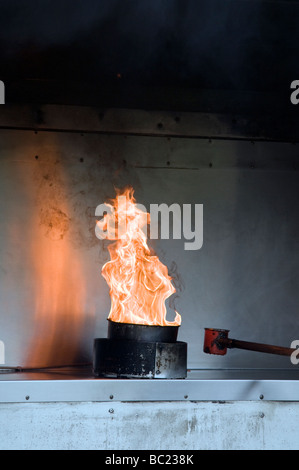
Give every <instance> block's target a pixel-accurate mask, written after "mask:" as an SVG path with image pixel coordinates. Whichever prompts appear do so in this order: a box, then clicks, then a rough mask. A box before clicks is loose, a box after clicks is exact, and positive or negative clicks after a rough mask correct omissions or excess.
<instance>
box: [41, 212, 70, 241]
mask: <svg viewBox="0 0 299 470" xmlns="http://www.w3.org/2000/svg"><path fill="white" fill-rule="evenodd" d="M40 224H41V225H43V226H44V227H45V236H46V237H48V238H50V239H51V240H62V239H63V237H64V235H65V234H66V233H67V232H68V230H69V227H70V218H69V217H68V216H67V214H66V213H65V212H63V211H62V210H61V209H60V208H59V207H55V206H49V207H42V208H41V210H40Z"/></svg>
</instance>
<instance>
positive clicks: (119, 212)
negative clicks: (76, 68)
mask: <svg viewBox="0 0 299 470" xmlns="http://www.w3.org/2000/svg"><path fill="white" fill-rule="evenodd" d="M133 194H134V190H133V189H132V188H128V189H125V190H124V192H123V193H121V192H120V191H117V197H116V198H115V199H113V200H112V204H111V206H110V207H111V208H112V212H111V213H109V214H105V216H104V218H103V219H102V220H101V221H99V222H98V224H99V225H100V226H101V227H106V229H107V228H109V227H110V228H111V226H113V227H116V228H117V230H116V232H117V235H118V236H117V237H116V236H114V232H113V231H111V230H110V231H109V229H108V230H107V232H108V235H107V238H108V239H110V240H111V239H116V241H115V242H114V243H112V244H111V245H109V247H108V250H109V253H110V258H111V259H110V261H108V262H107V263H106V264H105V265H104V266H103V268H102V275H103V276H104V278H105V279H106V281H107V283H108V285H109V287H110V297H111V310H110V313H109V316H108V319H110V320H112V321H114V322H120V323H135V324H143V325H160V326H167V325H180V323H181V316H180V315H179V314H178V313H177V312H176V316H175V319H174V321H172V322H170V321H167V320H166V314H167V310H166V306H165V301H166V299H167V298H168V297H170V296H171V295H172V294H173V293H174V292H175V288H174V286H173V285H172V283H171V277H170V276H169V275H168V270H167V267H166V266H164V265H163V264H162V263H161V261H160V260H159V258H158V257H157V256H155V255H154V254H152V253H151V250H150V248H149V247H148V245H147V238H146V229H147V225H148V224H149V222H150V215H149V214H148V213H145V212H144V211H142V210H141V209H140V208H139V207H138V205H136V201H135V198H134V197H133Z"/></svg>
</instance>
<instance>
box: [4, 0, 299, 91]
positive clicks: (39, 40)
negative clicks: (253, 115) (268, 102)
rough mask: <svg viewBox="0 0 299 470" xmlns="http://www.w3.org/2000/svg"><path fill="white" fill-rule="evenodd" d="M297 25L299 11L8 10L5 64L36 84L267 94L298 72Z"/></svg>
mask: <svg viewBox="0 0 299 470" xmlns="http://www.w3.org/2000/svg"><path fill="white" fill-rule="evenodd" d="M298 17H299V8H298V4H296V2H269V1H256V0H252V1H248V0H238V1H236V0H227V1H225V2H224V1H223V0H189V1H187V2H186V1H185V0H172V1H169V0H151V1H138V0H101V1H99V0H85V1H76V2H74V1H72V0H60V1H56V0H43V1H41V0H35V1H34V0H27V1H26V0H2V1H1V2H0V41H1V45H2V52H0V58H1V55H2V57H5V58H6V61H4V62H3V61H2V65H3V68H4V67H7V70H9V68H11V70H12V71H13V72H15V73H16V71H17V72H18V73H19V74H23V75H26V76H27V77H34V78H41V77H43V76H45V77H46V78H59V77H61V76H64V77H65V78H68V79H72V80H76V79H82V78H85V79H94V80H98V79H99V78H103V77H111V76H113V77H116V76H118V77H121V78H123V79H124V80H126V79H127V80H130V81H131V82H132V81H135V82H138V81H139V82H147V81H149V82H151V83H158V84H163V83H165V84H168V85H169V84H172V83H173V84H178V83H181V84H186V83H187V84H189V85H194V86H197V87H203V88H204V87H210V88H213V87H217V88H229V87H234V88H235V87H239V88H246V87H248V85H251V86H249V88H250V87H251V88H252V87H253V88H254V87H260V86H264V87H266V88H269V86H271V84H272V85H275V83H276V84H277V83H278V82H281V81H282V80H285V77H286V75H287V76H289V75H290V74H292V73H295V70H297V68H298V65H297V64H298V61H297V60H296V59H297V52H296V45H297V44H298V41H299V37H298V36H299V29H298V28H297V24H298V19H299V18H298ZM293 71H294V72H293ZM292 79H294V76H293V77H292Z"/></svg>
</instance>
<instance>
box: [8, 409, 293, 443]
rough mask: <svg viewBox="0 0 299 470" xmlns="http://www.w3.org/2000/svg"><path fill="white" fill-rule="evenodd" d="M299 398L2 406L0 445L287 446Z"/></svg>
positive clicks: (291, 440)
mask: <svg viewBox="0 0 299 470" xmlns="http://www.w3.org/2000/svg"><path fill="white" fill-rule="evenodd" d="M298 419H299V403H288V402H285V403H282V402H280V403H279V402H262V403H261V402H227V403H217V402H216V403H211V402H194V403H192V402H187V403H186V402H176V403H175V404H174V403H171V402H156V403H153V402H152V403H150V402H147V403H145V402H144V403H138V402H137V403H128V402H127V403H120V402H114V403H97V402H94V403H88V402H87V403H86V402H85V403H83V402H82V403H26V404H20V403H10V404H5V403H2V404H0V449H5V450H10V449H13V450H15V449H17V450H20V449H26V450H27V449H29V450H31V449H32V450H40V449H46V450H48V449H50V450H53V449H58V450H65V449H70V450H74V449H83V450H86V449H93V450H99V449H102V450H156V451H159V450H161V451H165V450H209V449H210V450H214V449H217V450H244V449H246V450H252V449H258V450H269V449H276V450H277V449H284V450H291V449H296V450H298V448H299V441H298Z"/></svg>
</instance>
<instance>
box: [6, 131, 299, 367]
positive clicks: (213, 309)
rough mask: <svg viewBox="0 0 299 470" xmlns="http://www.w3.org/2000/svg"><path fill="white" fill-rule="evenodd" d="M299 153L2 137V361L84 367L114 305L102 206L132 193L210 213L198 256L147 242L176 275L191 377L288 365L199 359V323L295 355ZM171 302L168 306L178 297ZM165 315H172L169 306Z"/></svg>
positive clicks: (97, 138)
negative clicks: (118, 191)
mask: <svg viewBox="0 0 299 470" xmlns="http://www.w3.org/2000/svg"><path fill="white" fill-rule="evenodd" d="M297 153H298V152H297V149H296V146H295V145H292V144H283V143H266V142H256V143H255V144H253V143H251V142H246V141H244V142H242V141H233V140H212V141H209V139H196V138H186V139H185V138H169V137H150V136H147V137H146V136H126V135H104V134H93V133H91V134H82V135H81V133H72V132H54V131H53V132H46V131H39V132H34V131H30V130H28V131H21V130H1V138H0V178H1V183H0V193H1V196H0V206H1V232H0V257H1V262H0V298H1V305H0V326H1V329H0V339H1V340H2V341H3V342H4V343H5V363H6V364H7V365H27V366H29V365H30V366H35V365H54V364H62V363H69V362H77V361H79V360H80V361H81V360H89V359H90V358H91V353H92V341H93V338H94V337H95V336H97V337H101V336H106V329H107V325H106V323H107V322H106V318H107V315H108V312H109V307H110V298H109V292H108V286H107V285H106V282H105V280H104V279H103V278H102V276H101V267H102V265H103V263H104V262H105V261H107V260H108V252H107V242H106V241H99V240H98V239H97V238H96V237H95V234H94V224H95V217H94V210H95V207H96V206H97V205H98V204H100V203H102V202H104V201H105V200H107V198H111V197H114V194H115V192H114V187H115V186H116V187H121V186H124V185H125V184H132V185H133V186H134V188H135V190H136V192H135V195H136V198H137V201H138V202H140V203H142V204H144V205H145V206H146V207H147V208H149V207H150V204H152V203H162V202H164V203H167V204H172V203H174V202H176V203H178V204H180V205H182V204H203V208H204V226H203V230H204V232H203V239H204V241H203V247H202V248H201V249H200V250H198V251H186V250H184V240H183V239H181V240H172V239H170V240H155V241H149V243H150V244H151V245H152V246H153V247H154V249H155V250H156V252H157V254H158V256H159V257H160V259H161V261H162V262H163V263H165V264H166V265H167V266H168V268H169V271H170V273H171V274H172V275H173V276H174V283H175V285H176V287H177V296H176V297H175V299H174V302H170V306H172V305H173V303H174V305H175V307H176V308H177V310H178V311H179V313H180V314H181V315H182V326H181V328H180V333H179V338H180V339H181V340H182V341H187V342H188V366H189V367H191V368H201V367H203V368H210V367H212V368H222V367H241V368H242V367H250V368H251V367H283V368H285V367H286V368H289V367H291V368H294V367H295V366H293V365H292V364H291V363H290V361H289V359H288V358H281V357H278V356H270V355H266V354H260V353H255V352H245V351H237V350H233V351H229V352H228V354H227V355H226V356H225V357H211V356H207V355H205V354H204V353H203V352H202V342H203V328H204V327H219V328H228V329H230V330H231V333H230V336H231V337H235V338H237V339H244V340H249V341H259V342H266V343H272V344H278V345H285V346H289V345H290V342H291V341H292V340H294V339H299V315H298V298H299V283H298V274H299V272H298V271H299V254H298V253H299V250H298V232H299V223H298V208H299V207H298V206H299V184H298V183H299V177H298V171H297V170H296V165H297ZM171 300H173V299H171ZM170 314H171V309H170Z"/></svg>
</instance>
